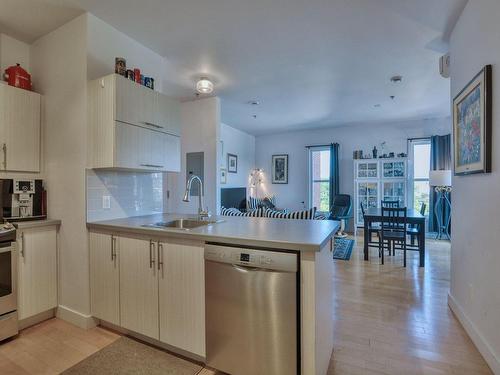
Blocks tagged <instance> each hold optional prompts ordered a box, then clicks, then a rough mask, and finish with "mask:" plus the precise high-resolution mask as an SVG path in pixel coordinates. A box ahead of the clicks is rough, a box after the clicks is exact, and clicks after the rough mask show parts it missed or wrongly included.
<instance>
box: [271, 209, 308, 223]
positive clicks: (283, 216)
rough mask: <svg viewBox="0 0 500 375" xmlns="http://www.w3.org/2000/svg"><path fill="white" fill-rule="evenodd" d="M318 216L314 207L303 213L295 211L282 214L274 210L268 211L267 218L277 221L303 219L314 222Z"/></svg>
mask: <svg viewBox="0 0 500 375" xmlns="http://www.w3.org/2000/svg"><path fill="white" fill-rule="evenodd" d="M315 215H316V207H313V208H311V209H309V210H303V211H294V212H288V213H285V212H280V211H273V210H270V209H268V210H266V212H265V216H266V217H271V218H277V219H301V220H314V216H315Z"/></svg>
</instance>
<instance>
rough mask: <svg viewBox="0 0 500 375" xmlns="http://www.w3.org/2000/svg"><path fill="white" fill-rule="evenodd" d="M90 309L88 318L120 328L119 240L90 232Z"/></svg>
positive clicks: (107, 235) (108, 235)
mask: <svg viewBox="0 0 500 375" xmlns="http://www.w3.org/2000/svg"><path fill="white" fill-rule="evenodd" d="M89 244H90V306H91V311H92V315H93V316H95V317H96V318H99V319H102V320H105V321H107V322H110V323H113V324H115V325H120V272H119V271H120V269H119V267H120V263H119V262H120V258H119V256H118V254H119V250H118V249H119V246H120V244H119V238H117V237H116V236H112V235H110V234H102V233H90V238H89Z"/></svg>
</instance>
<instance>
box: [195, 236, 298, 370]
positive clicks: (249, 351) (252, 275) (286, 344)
mask: <svg viewBox="0 0 500 375" xmlns="http://www.w3.org/2000/svg"><path fill="white" fill-rule="evenodd" d="M297 271H298V256H297V254H295V253H282V252H273V251H262V250H255V249H249V248H241V247H228V246H219V245H211V244H207V245H205V303H206V344H207V347H206V352H207V353H206V357H207V365H208V366H210V367H213V368H215V369H217V370H220V371H223V372H226V373H229V374H232V375H247V374H248V375H250V374H251V375H281V374H286V375H293V374H297V373H298V366H299V363H298V358H299V356H298V350H299V347H298V342H299V340H298V332H299V330H298V306H297V303H298V297H297V295H298V289H297V288H298V273H297Z"/></svg>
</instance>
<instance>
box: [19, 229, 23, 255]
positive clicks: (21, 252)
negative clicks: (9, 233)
mask: <svg viewBox="0 0 500 375" xmlns="http://www.w3.org/2000/svg"><path fill="white" fill-rule="evenodd" d="M19 254H20V255H21V257H22V258H24V233H23V232H21V251H20V252H19Z"/></svg>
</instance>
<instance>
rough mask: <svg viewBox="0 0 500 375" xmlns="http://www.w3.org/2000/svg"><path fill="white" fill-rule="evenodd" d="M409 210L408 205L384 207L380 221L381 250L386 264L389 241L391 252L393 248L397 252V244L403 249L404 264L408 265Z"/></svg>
mask: <svg viewBox="0 0 500 375" xmlns="http://www.w3.org/2000/svg"><path fill="white" fill-rule="evenodd" d="M407 223H408V210H407V208H406V207H382V221H381V223H380V226H381V228H380V235H379V252H380V254H381V258H382V264H384V247H385V244H386V243H387V248H388V249H389V254H390V253H391V249H392V252H393V254H395V250H396V244H397V245H399V246H400V249H401V250H403V253H404V255H403V259H404V260H403V265H404V266H405V267H406V231H407V229H408V228H407Z"/></svg>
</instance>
